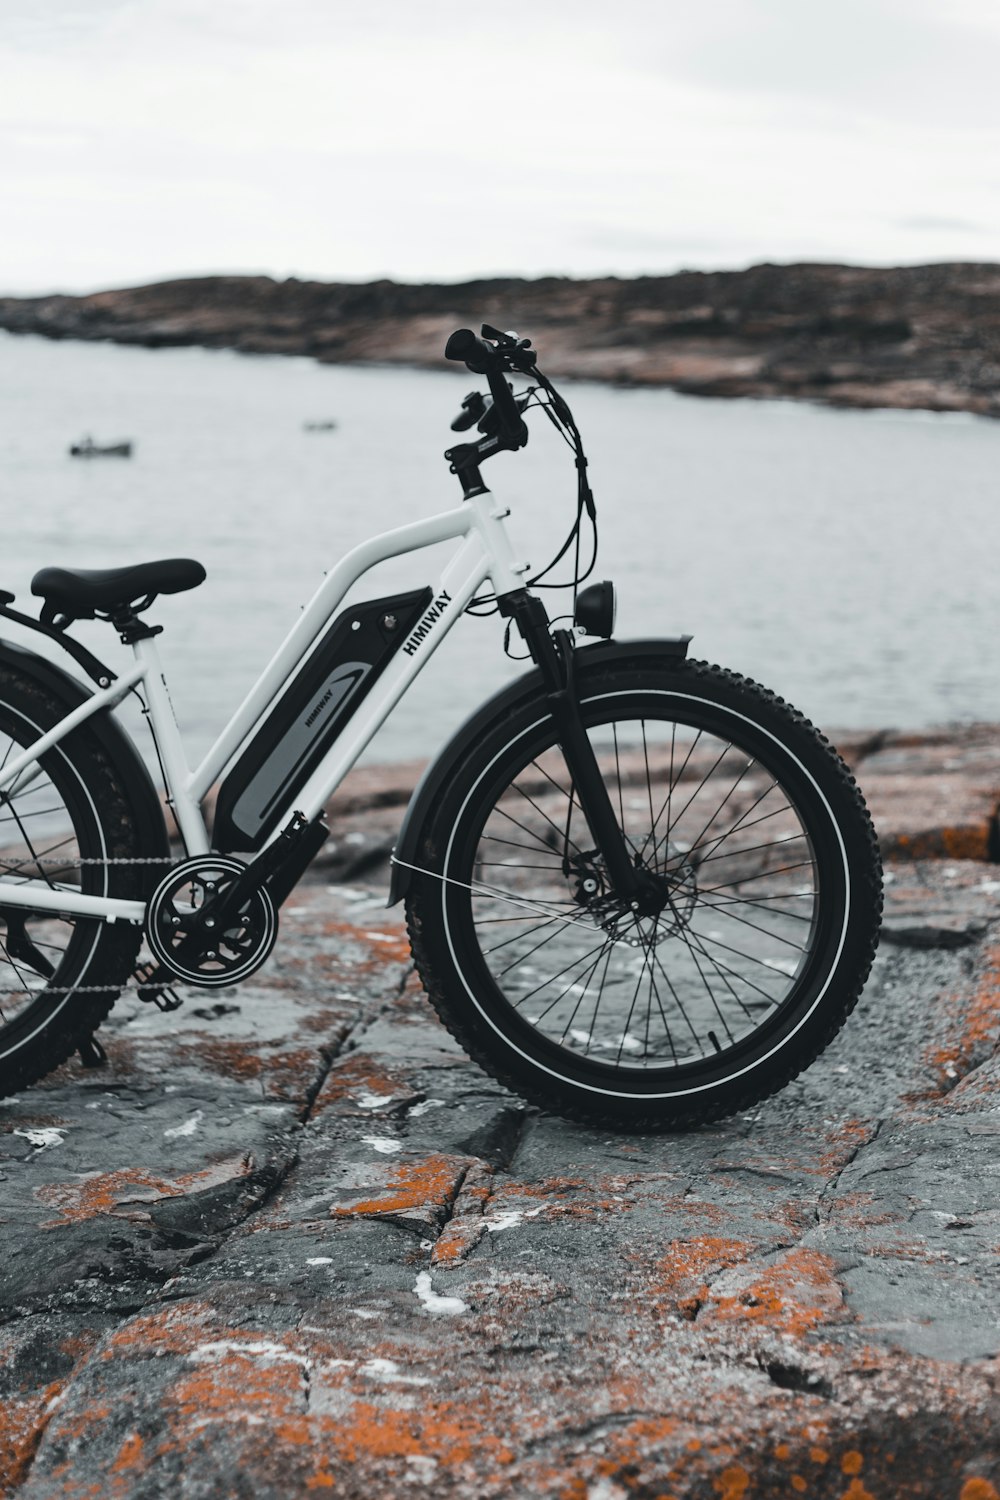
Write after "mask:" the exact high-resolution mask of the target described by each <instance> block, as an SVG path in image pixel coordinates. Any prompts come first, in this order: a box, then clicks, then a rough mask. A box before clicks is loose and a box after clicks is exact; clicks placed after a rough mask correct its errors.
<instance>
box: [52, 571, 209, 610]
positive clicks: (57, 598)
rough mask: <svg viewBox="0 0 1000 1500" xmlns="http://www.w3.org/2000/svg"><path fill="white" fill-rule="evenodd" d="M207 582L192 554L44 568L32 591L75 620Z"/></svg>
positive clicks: (181, 591) (182, 591) (180, 591)
mask: <svg viewBox="0 0 1000 1500" xmlns="http://www.w3.org/2000/svg"><path fill="white" fill-rule="evenodd" d="M204 581H205V569H204V568H203V567H202V565H201V563H200V562H195V561H194V560H193V559H192V558H189V557H167V558H164V559H163V560H162V561H161V562H147V563H136V564H134V566H133V567H131V568H42V569H41V570H40V571H39V572H37V573H36V574H35V576H34V578H33V579H32V580H31V592H32V593H33V594H35V595H37V597H38V598H40V599H44V600H45V604H46V608H47V609H48V610H49V611H54V612H56V613H58V614H62V615H69V616H71V617H72V618H73V619H74V620H91V619H93V617H94V614H95V613H96V612H97V611H98V610H100V611H101V613H102V614H107V615H114V614H117V613H118V612H119V611H120V610H122V609H124V608H125V607H126V606H127V605H129V604H132V603H133V602H134V601H136V600H138V599H144V598H146V597H147V596H152V595H153V594H183V593H184V592H185V591H186V590H187V589H194V588H197V587H198V585H199V583H204Z"/></svg>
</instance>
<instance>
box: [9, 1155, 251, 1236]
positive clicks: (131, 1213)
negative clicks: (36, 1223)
mask: <svg viewBox="0 0 1000 1500" xmlns="http://www.w3.org/2000/svg"><path fill="white" fill-rule="evenodd" d="M251 1169H252V1161H251V1159H250V1158H249V1157H248V1156H247V1155H246V1153H243V1154H242V1155H240V1156H231V1157H227V1159H226V1160H225V1161H220V1162H214V1163H213V1164H212V1165H211V1166H209V1167H203V1168H202V1169H201V1170H200V1171H198V1172H183V1173H181V1174H180V1175H179V1176H177V1177H163V1176H160V1175H159V1174H158V1173H156V1172H152V1171H150V1170H149V1169H148V1168H147V1167H121V1168H119V1169H118V1170H117V1171H115V1172H92V1173H83V1174H81V1175H80V1177H79V1178H78V1179H77V1181H76V1182H50V1183H45V1184H44V1185H43V1186H42V1187H39V1188H36V1189H35V1197H36V1198H37V1199H38V1200H39V1202H40V1203H45V1204H47V1205H51V1207H53V1208H55V1209H58V1211H59V1218H58V1219H50V1220H49V1221H48V1222H47V1223H45V1224H42V1225H41V1228H42V1229H54V1228H57V1227H58V1226H59V1225H60V1224H64V1223H80V1222H82V1220H84V1219H92V1218H95V1217H96V1216H97V1215H98V1214H110V1215H112V1216H113V1217H115V1218H120V1219H144V1218H148V1217H149V1215H148V1214H147V1213H146V1212H145V1211H144V1210H143V1209H142V1208H141V1207H140V1206H139V1205H141V1204H143V1203H158V1202H159V1201H160V1199H161V1198H179V1197H182V1196H183V1195H184V1194H185V1193H189V1192H192V1191H195V1192H197V1191H198V1190H200V1189H202V1188H209V1187H218V1186H219V1184H220V1183H223V1182H232V1181H233V1180H234V1179H235V1178H237V1177H245V1176H246V1175H247V1173H248V1172H249V1171H250V1170H251ZM130 1205H134V1206H131V1207H130Z"/></svg>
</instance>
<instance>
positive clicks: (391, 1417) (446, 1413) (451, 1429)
mask: <svg viewBox="0 0 1000 1500" xmlns="http://www.w3.org/2000/svg"><path fill="white" fill-rule="evenodd" d="M324 1442H325V1443H326V1445H327V1447H328V1448H329V1447H333V1448H335V1449H336V1450H337V1451H338V1452H339V1454H340V1456H341V1458H342V1460H343V1461H344V1462H346V1463H349V1464H357V1463H361V1462H363V1461H364V1460H365V1459H368V1458H407V1457H410V1456H413V1457H425V1458H434V1459H436V1460H437V1462H438V1463H440V1464H447V1465H449V1466H457V1465H459V1464H465V1463H470V1462H471V1461H472V1460H473V1459H474V1458H476V1457H479V1456H485V1457H487V1458H488V1459H489V1460H490V1461H491V1462H493V1463H498V1464H504V1465H506V1464H509V1463H512V1462H513V1460H514V1457H515V1455H514V1453H513V1451H512V1449H511V1448H509V1447H508V1445H507V1444H506V1443H505V1442H504V1441H503V1440H502V1439H501V1438H498V1437H497V1436H496V1435H495V1434H494V1433H492V1432H488V1431H486V1430H485V1429H484V1428H483V1426H482V1425H481V1423H480V1422H479V1420H478V1417H477V1409H476V1408H475V1407H474V1406H473V1405H472V1404H469V1405H465V1404H462V1405H459V1404H458V1403H457V1402H441V1403H436V1404H430V1405H425V1406H422V1407H421V1408H420V1409H419V1410H413V1411H397V1410H395V1409H394V1408H392V1407H388V1406H383V1405H378V1406H376V1405H375V1404H374V1403H372V1402H368V1401H355V1402H354V1404H353V1406H352V1407H351V1409H350V1411H349V1412H347V1413H345V1414H344V1415H343V1416H340V1417H338V1419H337V1420H336V1422H331V1424H330V1427H329V1429H328V1430H325V1431H324Z"/></svg>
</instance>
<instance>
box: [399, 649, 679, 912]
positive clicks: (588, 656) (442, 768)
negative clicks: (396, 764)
mask: <svg viewBox="0 0 1000 1500" xmlns="http://www.w3.org/2000/svg"><path fill="white" fill-rule="evenodd" d="M690 639H691V637H690V636H689V635H685V636H680V637H678V638H677V639H676V640H674V639H670V640H658V641H646V640H643V641H595V642H594V643H593V645H590V646H580V647H578V648H577V657H578V660H579V665H580V666H581V668H587V667H591V666H603V665H604V663H605V662H608V661H613V660H614V659H615V658H616V657H628V658H630V659H631V658H634V657H643V656H686V655H687V648H688V642H689V641H690ZM542 691H543V685H542V674H541V672H539V670H538V668H537V667H535V668H533V669H532V670H531V671H530V672H525V673H524V675H523V676H521V677H518V678H517V679H516V680H515V681H514V682H511V683H508V684H507V686H506V687H503V688H501V689H500V691H499V692H498V693H494V695H493V697H492V698H487V700H486V702H485V703H483V704H482V705H481V706H480V707H479V708H477V709H476V711H475V713H473V714H470V716H469V717H468V718H467V719H466V721H465V723H464V724H462V725H460V726H459V728H458V729H457V730H456V731H455V733H454V734H453V735H452V737H451V739H450V740H449V741H448V743H447V745H445V747H444V749H443V750H442V751H441V753H440V754H439V755H438V756H437V758H436V759H435V760H433V761H431V763H430V765H429V766H428V767H427V769H426V771H425V772H424V774H423V776H421V778H420V780H419V781H418V783H417V785H416V787H415V788H414V791H413V795H412V797H411V798H410V801H409V804H408V806H407V809H406V812H405V814H404V816H403V822H402V824H401V826H400V830H399V838H398V839H397V840H396V845H395V848H394V849H393V851H392V858H393V864H392V870H391V873H390V877H389V899H388V901H387V902H386V905H387V906H395V905H396V903H397V901H401V900H402V899H403V897H404V896H405V895H406V892H407V890H408V888H409V884H410V873H411V872H410V871H409V870H408V869H407V868H406V866H407V865H412V864H413V862H414V857H415V855H416V851H417V847H418V845H419V842H420V830H421V829H422V827H423V824H424V819H425V817H426V815H427V812H428V810H429V808H430V806H431V804H432V803H433V802H434V800H435V799H436V797H437V794H438V792H439V791H440V790H441V788H442V787H443V786H444V785H445V784H446V782H447V781H448V780H449V779H450V778H451V776H452V772H453V768H454V766H455V765H456V763H457V762H458V761H459V760H460V759H461V757H462V756H464V754H465V752H466V750H467V749H468V748H469V746H470V745H471V744H472V743H473V742H474V741H475V740H476V739H478V737H479V736H480V735H481V734H482V733H483V731H484V730H485V729H487V728H488V727H489V725H490V724H492V723H493V722H494V721H495V720H497V719H499V718H506V717H508V716H510V715H511V714H513V713H515V712H516V711H517V710H518V709H519V708H520V707H521V706H522V705H523V704H524V703H526V702H527V701H528V700H529V699H531V698H533V697H536V696H537V695H538V694H539V693H541V692H542Z"/></svg>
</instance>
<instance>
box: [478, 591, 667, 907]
mask: <svg viewBox="0 0 1000 1500" xmlns="http://www.w3.org/2000/svg"><path fill="white" fill-rule="evenodd" d="M498 602H499V606H500V613H501V614H503V615H507V616H509V617H510V618H511V619H512V620H513V621H514V623H515V625H516V626H517V628H518V630H519V631H520V634H521V636H522V638H523V640H524V643H525V645H526V646H527V648H528V650H529V652H530V653H531V659H532V661H533V662H534V663H535V665H536V666H537V667H538V670H539V671H540V672H541V674H542V681H543V683H544V685H545V699H546V702H547V704H548V706H549V710H550V712H551V714H552V718H553V720H554V721H555V725H556V731H557V733H558V735H559V743H560V745H561V746H562V751H563V755H564V756H565V757H566V765H567V768H568V769H569V773H570V776H571V777H572V780H573V786H574V787H575V789H576V794H577V797H578V799H579V802H580V806H581V807H582V809H583V813H584V816H585V817H586V819H587V823H588V825H589V827H590V831H591V833H592V834H593V835H594V838H595V840H596V841H597V847H598V849H599V850H600V853H601V855H602V856H603V859H604V864H605V868H606V869H607V872H608V874H609V876H610V877H611V884H612V887H613V889H614V893H615V895H616V896H617V897H618V898H619V900H621V901H627V902H628V903H629V904H630V905H636V904H640V903H643V898H647V899H648V898H649V897H650V896H651V895H652V894H653V892H652V882H651V880H650V878H649V876H648V875H647V874H646V872H645V871H643V870H641V869H637V868H636V865H635V863H634V861H633V859H632V858H631V856H630V854H629V851H628V846H627V845H626V843H625V835H624V833H623V832H622V830H621V828H620V827H619V826H618V819H617V817H616V816H615V811H614V808H613V807H612V805H611V798H610V796H609V794H608V789H607V787H606V786H605V784H604V778H603V777H602V775H601V770H600V767H599V766H598V764H597V756H596V755H595V754H594V747H593V745H592V744H591V743H590V737H589V736H588V734H587V731H586V729H585V728H584V723H583V718H582V716H581V714H580V700H579V696H578V693H577V689H576V677H575V673H574V672H573V643H572V640H571V638H570V635H569V632H568V631H562V630H561V631H556V633H555V636H554V637H553V634H552V633H551V631H550V630H549V617H548V614H547V613H546V610H545V606H544V604H543V603H542V601H541V600H540V599H536V598H535V597H534V596H533V595H532V594H529V593H528V591H527V589H518V590H517V591H516V592H515V593H511V594H504V595H502V596H501V598H500V599H499V601H498ZM643 904H644V903H643Z"/></svg>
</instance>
